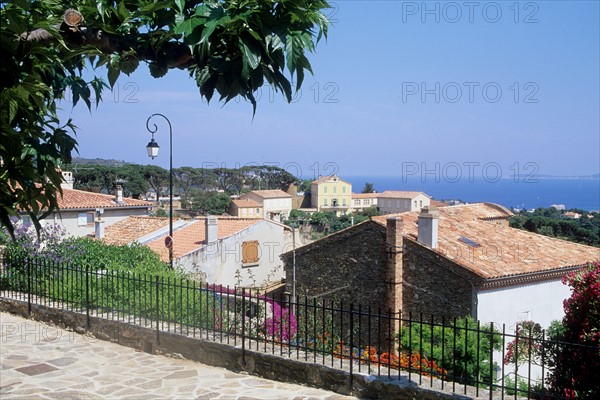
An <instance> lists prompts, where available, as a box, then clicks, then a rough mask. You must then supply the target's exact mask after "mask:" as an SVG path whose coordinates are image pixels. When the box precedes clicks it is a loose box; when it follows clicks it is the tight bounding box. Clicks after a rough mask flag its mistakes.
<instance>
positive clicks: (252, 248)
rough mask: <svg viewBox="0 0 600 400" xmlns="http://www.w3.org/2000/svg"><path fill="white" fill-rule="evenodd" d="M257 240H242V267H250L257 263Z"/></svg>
mask: <svg viewBox="0 0 600 400" xmlns="http://www.w3.org/2000/svg"><path fill="white" fill-rule="evenodd" d="M259 259H260V258H259V255H258V240H250V241H247V242H242V264H244V267H250V266H254V265H257V264H258V261H259Z"/></svg>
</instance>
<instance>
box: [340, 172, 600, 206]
mask: <svg viewBox="0 0 600 400" xmlns="http://www.w3.org/2000/svg"><path fill="white" fill-rule="evenodd" d="M438 178H440V179H437V181H436V179H435V177H433V178H431V179H421V178H420V177H404V178H402V177H393V176H344V177H343V179H344V180H346V181H348V182H350V183H352V191H353V192H355V193H359V192H360V191H361V190H362V189H363V187H364V186H365V183H366V182H371V183H373V186H374V188H375V190H376V191H377V192H383V191H385V190H408V191H419V192H424V193H426V194H428V195H429V196H431V197H432V198H434V199H438V200H461V201H463V202H467V203H476V202H484V201H485V202H491V203H497V204H500V205H503V206H505V207H507V208H515V209H522V210H531V209H534V208H538V207H544V208H546V207H550V206H552V205H564V206H565V208H566V209H571V208H579V209H582V210H586V211H598V210H600V179H597V178H536V179H520V180H518V181H515V180H514V179H511V178H500V179H494V180H485V179H472V180H468V179H465V180H459V181H456V182H453V181H450V180H447V179H441V177H438Z"/></svg>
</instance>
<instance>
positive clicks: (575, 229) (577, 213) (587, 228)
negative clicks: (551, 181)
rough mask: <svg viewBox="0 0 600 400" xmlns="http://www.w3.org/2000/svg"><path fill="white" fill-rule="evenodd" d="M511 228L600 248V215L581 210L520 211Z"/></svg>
mask: <svg viewBox="0 0 600 400" xmlns="http://www.w3.org/2000/svg"><path fill="white" fill-rule="evenodd" d="M510 226H511V227H513V228H519V229H524V230H527V231H529V232H534V233H539V234H540V235H545V236H551V237H556V238H559V239H565V240H570V241H573V242H577V243H583V244H586V245H589V246H596V247H600V214H599V213H597V212H588V211H585V210H580V209H571V210H557V209H555V208H553V207H550V208H537V209H535V210H534V211H533V212H529V211H525V210H523V211H520V212H517V213H515V215H514V216H513V217H511V219H510Z"/></svg>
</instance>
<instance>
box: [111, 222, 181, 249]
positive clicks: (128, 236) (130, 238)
mask: <svg viewBox="0 0 600 400" xmlns="http://www.w3.org/2000/svg"><path fill="white" fill-rule="evenodd" d="M168 225H169V218H166V217H147V216H130V217H127V218H125V219H124V220H121V221H119V222H116V223H114V224H112V225H110V226H107V227H106V228H105V229H104V242H105V243H107V244H116V245H122V244H129V243H132V242H134V241H135V240H137V239H139V238H141V237H142V236H144V235H147V234H149V233H152V232H154V231H156V230H158V229H160V228H163V227H166V226H168Z"/></svg>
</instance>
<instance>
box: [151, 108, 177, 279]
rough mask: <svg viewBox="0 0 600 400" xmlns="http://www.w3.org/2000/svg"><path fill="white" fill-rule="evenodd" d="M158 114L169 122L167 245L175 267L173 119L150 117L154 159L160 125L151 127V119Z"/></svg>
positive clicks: (152, 155)
mask: <svg viewBox="0 0 600 400" xmlns="http://www.w3.org/2000/svg"><path fill="white" fill-rule="evenodd" d="M156 116H159V117H163V118H164V119H165V121H167V123H168V124H169V237H170V238H171V239H168V240H166V241H165V245H166V246H167V247H168V248H169V265H170V266H171V269H173V128H172V127H171V121H169V119H168V118H167V117H165V116H164V115H162V114H158V113H156V114H152V115H151V116H149V117H148V119H147V120H146V129H147V130H148V132H150V133H151V134H152V139H150V142H149V143H148V145H147V146H146V150H147V151H148V157H150V158H152V159H154V158H155V157H157V156H158V149H160V147H159V146H158V143H156V141H155V140H154V134H155V133H156V131H157V130H158V127H157V126H156V124H152V125H153V127H154V128H150V120H151V119H152V118H153V117H156ZM158 196H159V198H160V193H158Z"/></svg>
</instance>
